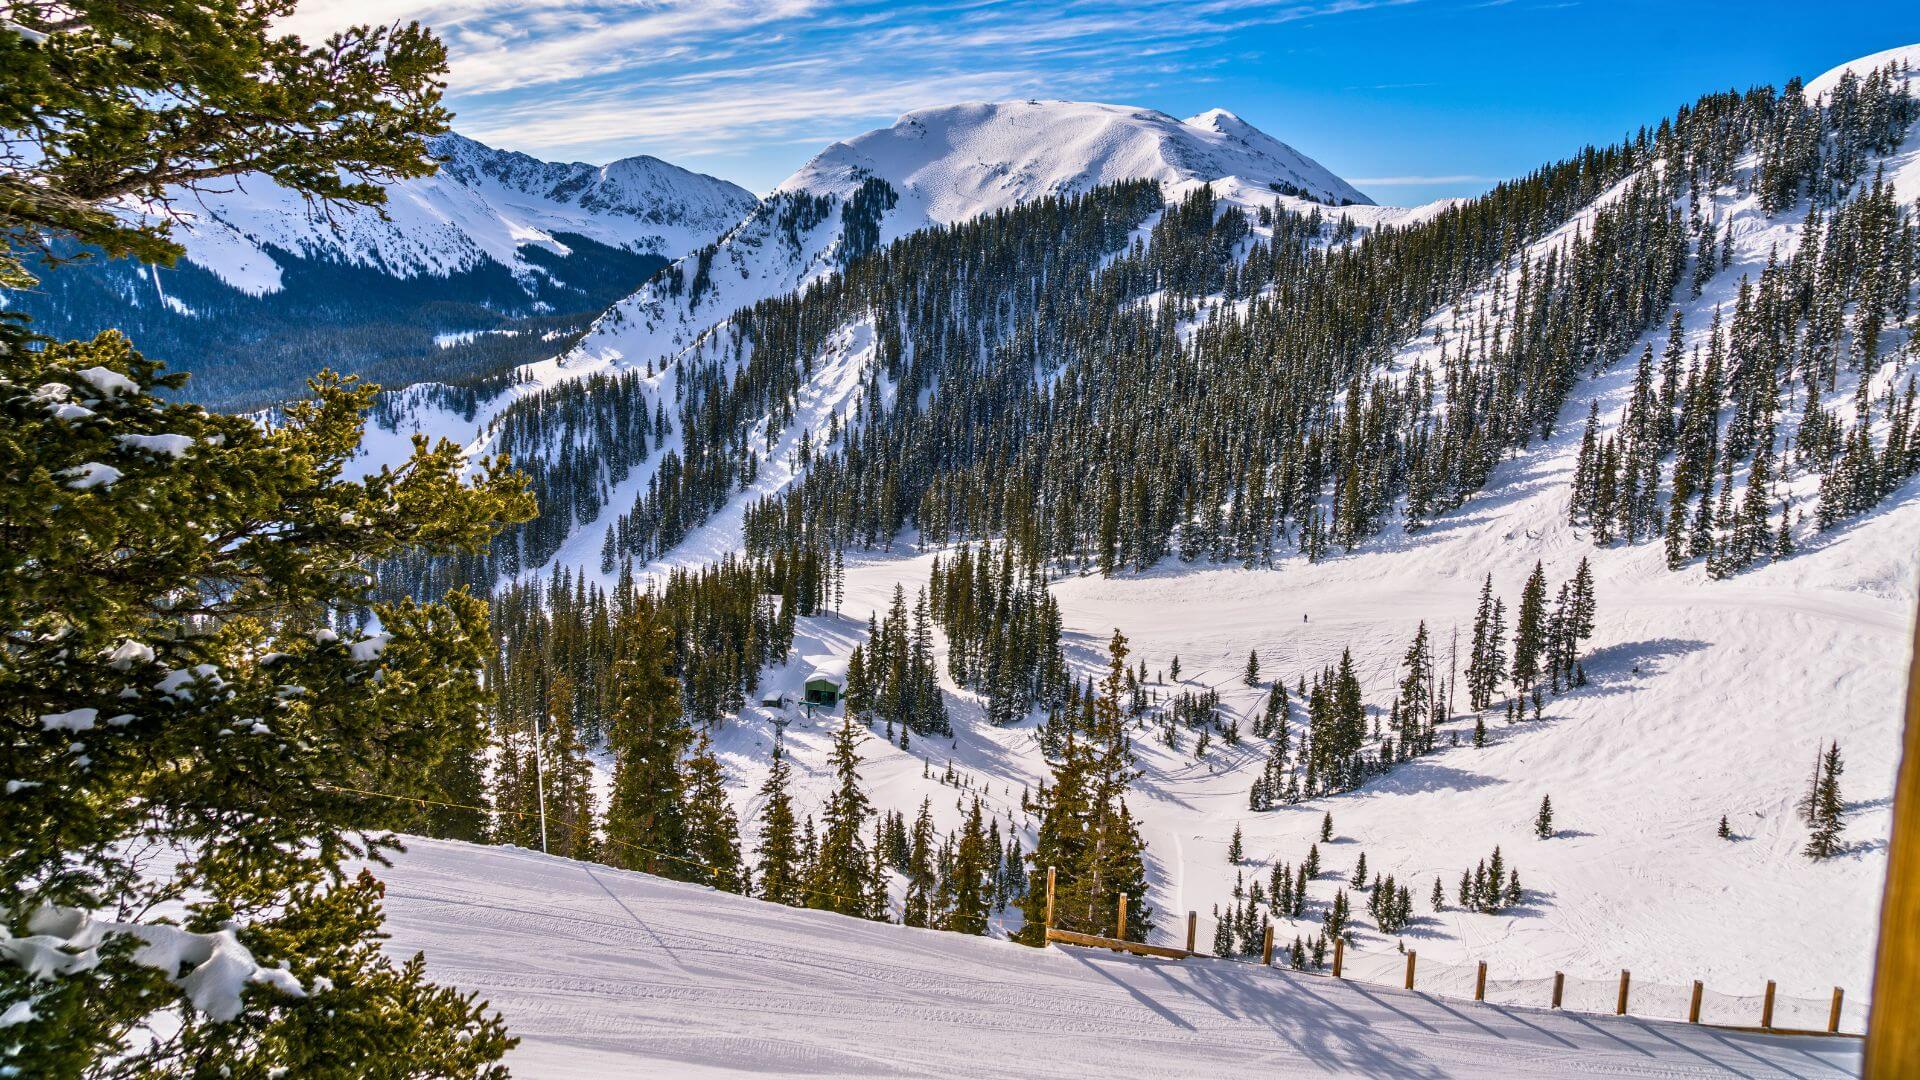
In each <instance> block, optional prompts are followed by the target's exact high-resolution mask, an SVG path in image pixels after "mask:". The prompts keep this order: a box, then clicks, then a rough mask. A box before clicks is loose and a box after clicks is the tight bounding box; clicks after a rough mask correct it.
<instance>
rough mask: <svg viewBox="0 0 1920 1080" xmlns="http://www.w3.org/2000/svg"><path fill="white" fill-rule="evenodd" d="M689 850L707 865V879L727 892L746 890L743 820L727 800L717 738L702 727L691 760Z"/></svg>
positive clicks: (694, 858) (689, 780)
mask: <svg viewBox="0 0 1920 1080" xmlns="http://www.w3.org/2000/svg"><path fill="white" fill-rule="evenodd" d="M684 817H685V820H686V826H687V839H688V846H687V851H688V854H689V856H690V857H691V858H692V859H693V860H694V861H695V862H697V863H699V864H700V865H701V866H702V867H704V868H705V870H706V874H707V881H708V882H709V883H710V884H712V885H713V887H714V888H716V889H723V890H725V891H727V892H736V893H737V892H745V891H746V886H747V882H746V878H745V874H746V866H745V864H744V863H743V862H742V861H741V858H740V819H739V817H738V815H736V814H735V813H734V810H733V803H732V802H730V801H729V800H728V799H727V785H726V777H725V775H724V774H723V773H722V772H721V770H720V759H719V758H717V757H715V756H714V753H713V738H712V737H711V736H710V735H708V734H707V732H706V731H705V729H702V730H701V732H700V735H699V738H698V739H697V740H696V741H695V742H694V744H693V755H692V756H691V757H689V758H688V759H687V807H686V812H685V815H684Z"/></svg>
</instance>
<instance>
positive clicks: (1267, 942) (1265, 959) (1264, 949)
mask: <svg viewBox="0 0 1920 1080" xmlns="http://www.w3.org/2000/svg"><path fill="white" fill-rule="evenodd" d="M1333 940H1335V941H1339V940H1340V939H1339V938H1334V939H1333ZM1260 963H1261V964H1262V965H1263V966H1266V967H1272V966H1273V924H1272V923H1268V924H1267V932H1266V935H1265V937H1264V940H1262V941H1261V942H1260Z"/></svg>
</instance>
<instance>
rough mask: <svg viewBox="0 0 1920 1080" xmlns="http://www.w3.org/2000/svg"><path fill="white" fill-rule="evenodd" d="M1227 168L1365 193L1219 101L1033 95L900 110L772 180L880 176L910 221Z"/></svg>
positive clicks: (959, 216)
mask: <svg viewBox="0 0 1920 1080" xmlns="http://www.w3.org/2000/svg"><path fill="white" fill-rule="evenodd" d="M1230 176H1232V177H1239V178H1240V179H1242V180H1246V181H1251V182H1254V183H1257V184H1279V185H1284V186H1285V187H1286V188H1291V189H1298V190H1299V191H1301V192H1303V193H1305V194H1306V195H1308V196H1309V197H1312V198H1315V199H1318V200H1320V201H1323V202H1328V203H1335V204H1339V203H1371V202H1372V200H1371V199H1369V198H1367V197H1366V196H1365V195H1364V194H1362V193H1361V192H1360V191H1359V190H1358V189H1356V188H1354V187H1353V186H1352V185H1351V184H1348V183H1347V182H1346V181H1344V180H1342V179H1340V178H1339V177H1338V176H1335V175H1334V174H1333V173H1332V172H1330V171H1329V170H1327V169H1326V168H1325V167H1324V166H1322V165H1320V164H1319V163H1318V162H1316V161H1314V160H1313V159H1312V158H1309V157H1307V156H1306V155H1304V154H1302V153H1300V152H1299V151H1297V150H1295V149H1293V148H1292V147H1290V146H1288V145H1286V144H1285V143H1283V142H1280V141H1279V140H1277V139H1275V138H1273V137H1272V136H1269V135H1267V134H1266V133H1264V132H1262V131H1260V130H1259V129H1257V128H1255V127H1254V126H1253V125H1251V124H1248V123H1247V122H1246V121H1244V120H1242V119H1240V118H1239V117H1237V116H1235V115H1234V114H1232V113H1230V112H1228V111H1226V110H1225V109H1215V110H1212V111H1210V112H1206V113H1202V114H1201V115H1199V116H1196V117H1194V118H1193V119H1191V120H1187V121H1181V120H1178V119H1175V118H1174V117H1172V116H1169V115H1167V114H1166V113H1163V112H1159V111H1157V110H1153V109H1142V108H1134V107H1130V106H1124V105H1103V104H1098V103H1093V102H1079V101H1036V100H1025V101H1000V102H983V101H974V102H964V103H961V104H957V105H943V106H939V107H937V108H931V109H921V110H917V111H915V112H910V113H907V114H906V115H905V116H902V117H901V118H900V119H899V120H897V121H895V122H894V124H893V125H892V126H891V127H885V128H879V129H876V130H874V131H869V132H867V133H866V134H864V135H861V136H858V137H856V138H853V139H849V140H847V141H845V142H838V143H834V144H833V145H832V146H829V147H827V148H826V149H825V150H823V151H821V152H820V154H819V155H817V156H816V157H814V159H813V160H812V161H809V162H808V163H807V164H806V165H804V166H802V167H801V168H800V170H799V171H798V172H796V173H794V174H793V175H792V176H791V177H789V178H788V179H787V180H786V182H785V183H783V184H781V185H780V188H779V190H780V191H786V192H810V193H814V194H823V195H839V196H845V195H847V194H850V193H851V192H852V191H853V189H854V188H856V187H858V186H859V185H860V184H861V183H862V182H864V181H865V180H866V179H867V178H868V177H878V178H879V179H881V180H884V181H886V182H887V183H888V184H890V185H892V186H893V188H894V190H895V191H896V192H898V193H899V195H900V196H901V200H902V204H903V206H902V209H903V210H907V209H911V210H913V211H917V213H914V214H909V215H903V217H904V218H906V219H907V220H901V221H898V222H896V228H899V227H901V226H904V227H905V228H908V229H911V228H916V227H924V226H925V225H929V224H950V223H952V222H955V221H962V220H965V219H967V218H970V217H973V216H976V215H979V214H984V213H992V212H993V211H996V210H1002V209H1005V208H1006V207H1009V206H1012V205H1014V204H1016V203H1020V202H1025V201H1027V200H1030V199H1035V198H1040V197H1044V196H1047V195H1055V194H1063V193H1070V192H1078V191H1085V190H1087V189H1089V188H1092V187H1096V186H1099V185H1101V184H1110V183H1114V182H1117V181H1121V180H1132V179H1149V180H1159V181H1162V182H1164V183H1179V182H1183V181H1192V180H1219V179H1224V178H1226V177H1230ZM913 217H919V218H921V219H922V220H918V221H914V220H911V218H913Z"/></svg>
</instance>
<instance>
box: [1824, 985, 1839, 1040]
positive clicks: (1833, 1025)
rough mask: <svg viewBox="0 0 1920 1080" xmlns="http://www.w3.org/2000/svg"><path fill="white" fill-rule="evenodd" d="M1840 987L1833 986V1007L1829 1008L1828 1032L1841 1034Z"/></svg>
mask: <svg viewBox="0 0 1920 1080" xmlns="http://www.w3.org/2000/svg"><path fill="white" fill-rule="evenodd" d="M1840 997H1841V993H1840V988H1839V987H1837V986H1836V987H1834V988H1833V1007H1832V1008H1830V1009H1828V1010H1827V1034H1829V1035H1838V1034H1840Z"/></svg>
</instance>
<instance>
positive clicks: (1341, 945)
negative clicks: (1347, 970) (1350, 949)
mask: <svg viewBox="0 0 1920 1080" xmlns="http://www.w3.org/2000/svg"><path fill="white" fill-rule="evenodd" d="M1346 958H1347V939H1346V938H1342V937H1337V938H1334V939H1333V977H1334V978H1336V979H1337V978H1339V977H1340V962H1341V961H1343V960H1345V959H1346Z"/></svg>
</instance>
